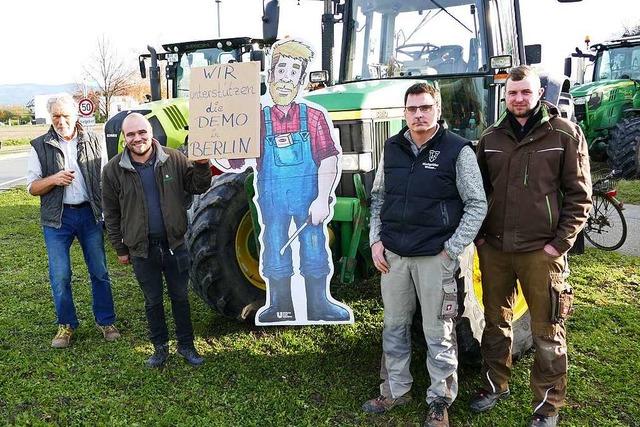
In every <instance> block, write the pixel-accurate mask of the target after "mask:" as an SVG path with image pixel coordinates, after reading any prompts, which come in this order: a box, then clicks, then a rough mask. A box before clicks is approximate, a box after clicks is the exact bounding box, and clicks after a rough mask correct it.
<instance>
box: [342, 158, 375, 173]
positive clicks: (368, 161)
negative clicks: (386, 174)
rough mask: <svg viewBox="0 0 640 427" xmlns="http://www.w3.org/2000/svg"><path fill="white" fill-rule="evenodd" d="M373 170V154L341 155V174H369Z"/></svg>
mask: <svg viewBox="0 0 640 427" xmlns="http://www.w3.org/2000/svg"><path fill="white" fill-rule="evenodd" d="M370 170H373V153H347V154H344V153H343V154H342V171H343V172H369V171H370Z"/></svg>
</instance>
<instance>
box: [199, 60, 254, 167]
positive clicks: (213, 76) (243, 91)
mask: <svg viewBox="0 0 640 427" xmlns="http://www.w3.org/2000/svg"><path fill="white" fill-rule="evenodd" d="M259 156H260V64H259V63H258V62H232V63H228V64H216V65H210V66H207V67H197V68H194V69H193V70H192V72H191V82H190V85H189V159H192V160H195V159H243V158H255V157H259Z"/></svg>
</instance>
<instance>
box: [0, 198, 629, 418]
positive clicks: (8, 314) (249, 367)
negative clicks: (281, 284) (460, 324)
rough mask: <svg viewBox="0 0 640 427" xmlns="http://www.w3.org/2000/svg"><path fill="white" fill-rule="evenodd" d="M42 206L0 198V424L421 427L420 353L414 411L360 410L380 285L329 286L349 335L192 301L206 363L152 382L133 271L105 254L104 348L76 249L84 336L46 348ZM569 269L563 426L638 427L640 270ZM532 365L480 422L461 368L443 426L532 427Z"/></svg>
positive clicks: (48, 319)
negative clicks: (573, 301) (573, 297)
mask: <svg viewBox="0 0 640 427" xmlns="http://www.w3.org/2000/svg"><path fill="white" fill-rule="evenodd" d="M38 203H39V201H38V198H36V197H31V196H29V195H27V194H26V193H25V191H24V189H17V190H12V191H6V192H0V245H1V246H0V248H1V249H0V390H1V392H0V424H4V425H18V426H23V425H34V426H38V425H56V426H67V425H72V426H102V425H104V426H372V425H373V426H420V425H422V422H423V421H424V417H425V416H426V413H427V406H426V404H425V402H424V396H425V391H426V389H427V387H428V385H429V378H428V376H427V375H426V368H425V351H424V349H422V348H415V351H414V358H413V361H412V371H413V373H414V375H415V382H414V389H413V396H414V401H413V402H412V403H411V404H409V405H407V406H406V407H403V408H400V409H397V410H394V411H391V412H390V413H387V414H383V415H367V414H364V413H363V412H362V411H361V410H360V406H361V404H362V403H363V402H364V401H365V400H366V399H368V398H371V397H374V396H376V395H377V394H378V384H379V379H378V371H379V359H380V351H381V328H382V305H381V301H380V296H379V289H378V281H377V280H376V279H374V280H370V281H369V282H363V283H359V284H356V285H349V286H346V285H345V286H343V285H336V286H335V287H334V288H333V291H332V293H333V295H334V296H335V297H336V298H338V299H341V300H343V301H345V302H347V303H348V304H349V305H350V306H351V307H352V308H353V310H354V314H355V319H356V322H355V324H354V325H350V326H321V327H318V326H316V327H256V326H253V325H247V324H244V325H243V324H238V323H236V322H235V321H232V320H228V319H225V318H222V317H221V316H219V315H217V314H216V313H214V312H212V311H211V310H210V309H209V308H208V307H207V306H205V304H204V303H203V302H202V301H201V300H200V299H199V298H198V297H197V296H195V295H194V294H192V298H191V302H192V311H193V313H192V317H193V322H194V328H195V333H196V337H197V340H196V346H197V347H198V349H199V351H200V352H201V353H202V354H203V355H204V356H205V357H206V363H205V365H203V366H202V367H200V368H196V369H194V368H191V367H190V366H188V365H187V364H186V363H185V362H184V361H183V360H182V359H181V358H179V357H177V356H176V355H175V354H173V355H172V356H171V357H170V358H169V360H168V363H167V365H166V366H165V367H164V368H163V369H161V370H148V369H146V368H145V367H144V360H145V359H146V358H147V357H148V355H149V354H150V352H151V345H150V344H149V343H148V340H147V335H146V321H145V317H144V310H143V299H142V294H141V291H140V290H139V288H138V285H137V282H136V281H135V279H134V277H133V273H132V271H131V268H130V267H129V266H122V265H120V264H118V263H117V258H116V256H115V253H114V252H113V251H112V250H111V249H110V248H109V250H108V253H107V257H108V260H109V267H110V272H111V277H112V280H113V292H114V298H115V304H116V310H117V313H118V321H117V326H118V327H119V328H120V331H121V332H122V334H123V338H122V339H121V340H119V341H117V342H114V343H108V342H105V341H104V340H103V339H102V337H101V336H100V335H99V333H98V331H97V330H96V329H95V327H94V324H93V318H92V317H93V316H92V313H91V297H90V287H89V284H88V277H87V272H86V268H85V266H84V263H83V261H82V253H81V250H80V248H79V246H78V245H77V244H74V245H73V247H72V264H73V265H72V268H73V271H74V276H73V286H74V297H75V301H76V306H77V309H78V315H79V317H80V319H81V325H80V327H79V329H78V331H77V335H76V341H75V342H74V344H73V346H72V347H71V348H69V349H66V350H56V349H52V348H50V342H51V338H52V337H53V334H54V333H55V326H54V321H55V313H54V308H53V303H52V300H51V295H50V292H51V291H50V287H49V284H48V279H47V255H46V251H45V247H44V241H43V238H42V230H41V227H40V224H39V209H38ZM571 267H572V275H571V277H570V279H569V280H570V281H571V283H572V284H573V286H574V288H575V290H576V294H577V309H576V313H575V314H574V317H573V318H572V319H570V321H569V326H568V329H569V332H568V334H569V357H570V370H569V396H568V402H567V406H566V407H565V409H564V410H563V411H562V416H561V421H560V424H559V425H560V426H575V427H578V426H580V427H582V426H595V425H598V426H638V425H640V421H638V420H640V405H638V402H640V380H639V378H640V367H639V362H638V356H639V355H640V309H639V307H638V300H639V299H640V289H639V286H640V258H638V257H628V256H623V255H618V254H616V253H609V252H602V251H597V250H595V249H594V250H589V249H588V250H587V252H586V253H585V254H584V255H573V256H572V257H571ZM167 306H168V304H167ZM167 308H168V307H167ZM167 317H168V318H169V319H170V318H171V315H170V313H169V312H167ZM170 322H171V321H170ZM170 329H171V330H173V327H172V325H171V323H170ZM171 350H172V352H175V341H171ZM532 360H533V359H532V355H531V354H528V355H527V356H525V358H524V359H523V360H522V361H520V362H518V363H517V364H516V365H515V366H514V370H513V380H512V383H511V391H512V397H511V398H510V399H508V400H506V401H504V402H501V403H500V405H499V406H498V407H496V409H494V410H493V411H492V412H491V413H490V414H482V415H473V414H472V413H471V412H470V411H469V410H468V405H469V402H470V399H471V398H472V395H473V393H474V391H475V390H476V388H477V387H478V385H479V370H478V367H477V366H475V365H470V364H463V365H462V366H461V368H460V370H459V376H460V394H459V397H458V399H457V400H456V402H455V403H454V405H453V407H452V408H451V410H450V418H451V425H452V426H465V427H479V426H485V427H489V426H491V427H502V426H504V427H513V426H525V425H527V422H528V418H529V414H530V400H531V393H530V391H529V378H528V377H529V369H530V366H531V363H532ZM634 402H635V403H634Z"/></svg>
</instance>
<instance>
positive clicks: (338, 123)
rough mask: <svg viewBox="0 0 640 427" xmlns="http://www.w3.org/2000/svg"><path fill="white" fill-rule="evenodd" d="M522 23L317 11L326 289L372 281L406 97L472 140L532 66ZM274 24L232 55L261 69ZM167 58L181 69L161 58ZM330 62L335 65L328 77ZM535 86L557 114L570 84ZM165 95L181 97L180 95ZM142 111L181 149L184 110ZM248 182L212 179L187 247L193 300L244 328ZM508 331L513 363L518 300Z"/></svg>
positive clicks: (471, 324) (391, 11)
mask: <svg viewBox="0 0 640 427" xmlns="http://www.w3.org/2000/svg"><path fill="white" fill-rule="evenodd" d="M559 1H567V0H559ZM578 1H579V0H578ZM519 11H520V8H519V0H439V1H437V2H436V1H424V0H403V1H401V2H399V1H397V0H324V14H323V15H322V52H321V55H322V69H323V70H324V71H318V72H312V73H311V74H310V80H311V82H312V84H313V85H317V86H319V87H323V88H321V89H318V90H313V91H310V92H309V93H307V94H306V95H305V96H306V97H307V98H308V99H309V100H311V101H313V102H315V103H317V104H320V105H322V106H323V107H324V108H325V109H326V110H327V111H328V112H329V116H330V118H331V119H332V122H333V125H334V127H336V128H337V130H338V133H339V137H340V144H341V146H342V152H343V155H342V176H341V178H340V182H339V184H338V187H337V190H336V195H337V201H336V206H335V215H334V218H333V220H332V222H331V223H330V225H329V229H330V237H331V248H332V253H333V259H334V262H335V267H336V268H335V272H336V274H335V277H334V280H337V281H340V282H341V283H351V282H353V281H354V280H357V279H359V278H362V277H364V278H366V277H369V276H371V275H372V274H374V273H375V269H374V268H373V265H372V263H371V254H370V248H369V242H368V223H367V219H368V209H367V206H368V201H369V197H370V190H371V187H372V184H373V179H374V175H375V171H376V167H377V165H378V161H379V159H380V155H381V153H382V149H383V146H384V142H385V140H386V139H387V138H389V137H390V136H391V135H393V134H395V133H397V132H399V130H400V129H401V128H402V126H403V125H404V119H403V107H404V106H403V94H404V92H405V90H406V89H407V88H408V87H409V86H410V85H411V84H413V83H415V82H417V81H428V82H430V83H432V84H434V85H437V86H438V87H439V88H440V90H441V93H442V103H443V105H442V107H443V117H444V118H446V120H447V125H448V126H449V128H450V129H452V130H453V131H454V132H456V133H458V134H460V135H462V136H464V137H465V138H468V139H469V140H471V141H475V140H477V139H478V138H479V136H480V135H481V133H482V132H483V130H484V129H485V128H486V127H487V126H488V125H489V124H491V123H493V122H494V121H495V120H496V119H497V118H498V117H499V115H500V114H501V113H502V111H503V110H504V78H505V77H506V71H507V70H508V68H509V67H511V66H513V65H514V64H522V63H529V64H532V63H539V62H540V57H541V48H540V46H539V45H533V46H526V47H525V46H524V44H523V42H522V40H523V38H522V25H521V21H520V17H519V13H520V12H519ZM277 13H278V7H277V1H274V0H272V1H271V2H270V3H269V4H268V5H267V8H266V14H265V18H264V19H263V20H264V21H265V25H264V29H265V35H264V37H263V39H262V40H261V41H260V42H259V43H250V46H251V47H250V46H245V47H243V48H239V49H238V50H237V54H240V53H241V52H244V54H243V55H247V54H248V55H249V56H251V55H255V56H256V57H259V56H260V55H261V54H262V51H263V50H264V51H265V52H268V49H269V45H270V43H272V42H273V41H275V34H277V22H278V19H277V17H278V16H277ZM203 43H204V42H194V43H182V44H174V45H167V46H165V49H166V50H167V52H166V53H163V54H162V55H164V56H163V57H162V58H165V59H167V60H169V61H171V62H170V65H169V66H170V67H176V69H177V71H176V72H173V69H172V72H167V78H168V79H169V81H170V84H171V86H172V87H173V88H175V87H181V85H182V83H183V82H182V80H181V76H184V73H182V74H181V72H180V68H181V67H183V65H182V63H183V61H184V60H183V59H182V58H184V57H185V56H189V55H193V53H194V52H196V51H197V50H198V49H200V48H201V44H203ZM247 44H248V45H249V43H247ZM336 44H338V46H339V48H338V50H337V51H336V47H335V45H336ZM223 45H224V43H223ZM247 52H248V53H247ZM252 52H253V53H252ZM173 53H177V57H172V56H169V55H170V54H173ZM158 55H159V54H158ZM243 55H236V56H237V58H236V60H238V61H241V60H244V57H243ZM152 56H153V53H152ZM205 56H206V55H205ZM334 58H340V61H339V63H338V64H336V66H335V67H334V64H333V61H334ZM152 59H153V58H152ZM152 65H153V61H152ZM543 81H544V82H545V83H546V87H547V90H546V91H545V94H546V96H547V99H548V100H549V101H551V102H554V103H559V102H560V100H561V94H562V93H563V92H566V91H567V90H568V88H569V82H568V80H563V79H553V78H550V77H548V76H547V77H545V78H544V79H543ZM152 83H153V81H152ZM171 93H172V94H173V95H174V96H176V95H177V96H180V95H181V93H180V92H177V91H176V90H173V91H172V92H171ZM182 95H184V94H182ZM140 110H142V112H143V114H146V115H147V117H149V118H150V120H151V121H152V123H154V134H159V135H160V136H161V137H162V136H163V135H164V136H166V137H165V138H164V140H163V139H160V141H161V143H166V144H168V145H171V146H174V147H180V146H183V145H184V144H187V143H188V140H187V132H186V131H185V129H184V126H185V125H186V123H188V119H187V115H188V105H187V103H186V100H185V99H184V98H177V99H171V100H161V101H155V102H151V103H148V104H145V105H142V106H140ZM122 118H123V116H121V117H118V116H115V117H114V118H113V119H112V120H111V121H110V122H109V123H108V124H107V126H106V130H105V132H107V137H109V136H110V135H109V134H110V133H111V137H112V142H111V144H112V147H113V149H115V148H117V147H120V144H121V142H120V141H121V136H119V123H120V122H121V121H122ZM156 127H157V128H156ZM118 149H119V148H118ZM251 179H252V175H251V174H250V173H244V174H221V175H219V176H216V177H215V178H214V179H213V180H212V186H211V188H210V189H209V190H208V192H206V193H205V194H203V195H201V196H197V197H195V198H194V201H193V205H192V207H191V209H190V215H191V226H190V230H189V232H188V235H187V238H188V239H187V240H188V245H189V248H190V251H191V254H192V267H191V275H190V277H191V284H192V287H193V289H194V291H195V293H196V294H197V295H199V296H200V297H201V298H202V299H203V300H204V301H205V302H206V303H207V304H208V305H209V306H211V307H212V308H213V309H215V310H216V311H218V312H219V313H221V314H223V315H224V316H226V317H229V318H234V319H238V320H241V321H243V320H246V319H251V317H252V314H253V313H254V312H255V310H256V309H257V308H258V307H260V306H262V305H263V303H264V300H265V284H264V281H263V279H262V278H261V277H260V274H259V266H258V254H259V246H258V239H257V238H256V236H257V233H256V230H257V227H256V224H257V221H256V217H255V207H253V206H252V202H251V200H252V196H253V185H252V181H251ZM461 264H462V265H461V270H462V272H461V280H460V286H461V292H460V295H461V296H463V297H464V307H465V312H464V314H463V317H462V319H461V320H460V322H459V325H458V341H459V348H460V351H461V353H466V352H475V353H477V351H478V345H479V341H480V337H481V333H482V329H483V327H484V319H483V312H482V307H481V286H480V281H479V273H478V269H477V265H476V266H474V256H473V249H471V250H470V253H469V254H468V256H467V257H465V258H464V259H463V260H462V263H461ZM514 329H515V337H514V353H515V354H516V355H518V354H521V353H522V352H523V351H525V350H526V349H528V348H530V347H531V345H532V341H531V332H530V330H529V315H528V308H527V306H526V303H525V302H524V299H523V298H522V293H521V292H520V293H519V294H518V301H517V303H516V307H515V313H514Z"/></svg>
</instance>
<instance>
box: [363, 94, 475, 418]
mask: <svg viewBox="0 0 640 427" xmlns="http://www.w3.org/2000/svg"><path fill="white" fill-rule="evenodd" d="M404 104H405V120H406V122H407V126H406V127H405V128H404V129H402V130H401V131H400V133H398V134H397V135H395V136H392V137H391V138H389V139H388V140H387V141H386V143H385V146H384V155H383V159H382V160H381V162H380V165H379V166H378V171H377V173H376V178H375V182H374V186H373V187H374V188H373V190H372V192H371V196H372V201H371V223H370V226H371V231H370V242H371V243H372V246H371V252H372V256H373V262H374V265H375V266H376V268H377V269H378V270H379V271H380V272H381V273H382V278H381V292H382V302H383V303H384V312H385V313H384V330H383V333H382V341H383V355H382V369H381V378H382V380H383V383H382V384H381V385H380V396H379V397H377V398H375V399H371V400H369V401H367V402H365V404H364V405H363V407H362V409H363V410H364V411H365V412H375V413H380V412H384V411H387V410H390V409H392V408H394V407H396V406H400V405H403V404H406V403H408V402H409V401H410V400H411V397H410V396H409V391H410V390H411V385H412V382H413V378H412V376H411V373H410V371H409V365H410V363H411V322H412V320H413V315H414V312H415V310H416V297H417V299H418V300H419V302H420V306H421V310H422V311H421V312H422V319H423V321H422V328H423V331H424V336H425V340H426V342H427V345H428V355H427V366H428V369H429V375H430V377H431V385H430V387H429V389H428V390H427V397H426V400H427V403H428V404H429V414H428V416H427V420H426V422H425V426H427V427H448V426H449V421H448V415H447V408H448V407H449V406H450V405H451V404H452V403H453V401H454V400H455V398H456V395H457V393H458V378H457V367H458V354H457V353H458V351H457V344H456V334H455V318H456V315H457V285H456V280H455V274H456V270H457V269H458V261H457V259H458V256H459V255H460V254H461V253H462V252H463V250H464V249H465V248H466V247H467V246H468V245H469V244H471V242H472V241H473V239H474V237H475V236H476V233H477V232H478V230H479V228H480V225H481V224H482V220H483V219H484V216H485V214H486V211H487V202H486V199H485V195H484V189H483V187H482V178H481V176H480V170H479V169H478V164H477V162H476V159H475V154H474V152H473V149H472V148H471V143H470V142H469V141H468V140H465V139H463V138H461V137H460V136H458V135H456V134H454V133H452V132H449V131H448V130H446V129H444V127H443V126H442V125H441V123H439V119H440V114H441V97H440V92H439V91H438V90H437V89H436V88H434V87H433V86H431V85H429V84H427V83H417V84H414V85H413V86H411V87H410V88H409V89H407V92H406V93H405V102H404Z"/></svg>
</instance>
